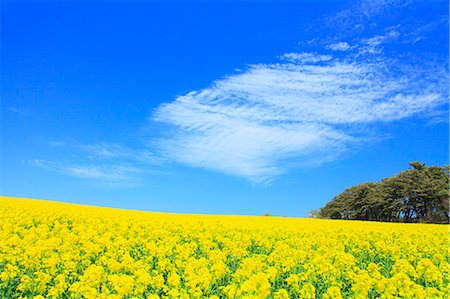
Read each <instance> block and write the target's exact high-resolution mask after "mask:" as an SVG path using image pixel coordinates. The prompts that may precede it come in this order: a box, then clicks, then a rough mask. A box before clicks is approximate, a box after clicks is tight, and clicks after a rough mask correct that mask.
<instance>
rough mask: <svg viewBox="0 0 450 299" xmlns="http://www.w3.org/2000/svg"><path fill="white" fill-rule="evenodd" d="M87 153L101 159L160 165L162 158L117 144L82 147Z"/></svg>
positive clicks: (143, 150) (146, 151)
mask: <svg viewBox="0 0 450 299" xmlns="http://www.w3.org/2000/svg"><path fill="white" fill-rule="evenodd" d="M79 147H80V148H81V149H82V150H83V151H85V152H86V153H88V154H90V155H93V156H95V157H96V158H100V159H115V160H118V159H120V160H125V161H134V162H139V163H144V164H158V163H160V162H161V158H160V157H156V156H155V154H154V153H153V152H151V151H149V150H147V149H132V148H129V147H126V146H123V145H121V144H117V143H106V142H100V143H96V144H88V145H80V146H79Z"/></svg>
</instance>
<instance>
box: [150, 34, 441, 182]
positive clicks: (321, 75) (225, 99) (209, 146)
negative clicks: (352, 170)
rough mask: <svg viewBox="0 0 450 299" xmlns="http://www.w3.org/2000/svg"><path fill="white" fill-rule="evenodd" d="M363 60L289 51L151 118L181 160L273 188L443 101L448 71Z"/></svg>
mask: <svg viewBox="0 0 450 299" xmlns="http://www.w3.org/2000/svg"><path fill="white" fill-rule="evenodd" d="M394 35H395V34H390V35H389V36H388V37H392V38H394ZM388 37H386V38H385V37H380V36H378V37H374V39H370V40H367V43H371V44H376V46H379V45H381V44H382V43H383V42H384V41H386V40H388V39H389V38H388ZM335 48H336V49H335V50H344V48H345V49H347V46H346V44H344V43H341V44H337V46H336V47H335ZM364 54H365V53H357V54H349V55H348V56H346V57H345V58H337V57H333V56H331V55H328V54H327V55H323V54H317V53H305V52H301V53H287V54H284V55H281V56H280V58H281V59H282V61H281V62H280V63H274V64H256V65H250V66H249V67H248V69H246V70H245V71H243V72H241V73H238V74H234V75H230V76H227V77H225V78H223V79H220V80H217V81H215V82H214V83H213V84H212V85H211V86H210V87H208V88H205V89H203V90H198V91H192V92H190V93H188V94H186V95H183V96H179V97H178V98H176V99H175V100H174V101H173V102H170V103H166V104H163V105H161V106H160V107H159V108H158V109H157V111H156V112H155V114H154V115H153V120H154V121H157V122H162V123H166V124H169V125H171V126H172V128H173V130H172V131H171V132H172V133H173V132H174V134H172V135H171V136H170V137H167V138H162V139H160V140H159V143H158V148H159V150H160V151H161V152H162V153H164V154H165V155H166V156H167V157H170V158H171V159H173V160H175V161H178V162H181V163H184V164H188V165H191V166H195V167H201V168H206V169H212V170H216V171H219V172H223V173H227V174H231V175H236V176H241V177H244V178H247V179H249V180H250V181H253V182H257V183H268V182H269V183H270V181H271V180H272V179H273V178H274V177H276V176H277V175H280V174H282V173H284V172H286V171H287V170H288V169H289V168H290V167H292V165H295V166H298V165H311V164H314V165H316V164H321V163H324V162H327V161H330V160H333V159H336V158H337V157H339V156H340V155H342V154H343V153H345V152H346V151H348V150H349V149H351V148H352V147H354V146H358V144H360V143H361V142H362V141H364V140H367V138H368V136H366V135H361V134H360V133H359V134H358V133H355V132H357V131H358V129H359V128H360V127H361V126H364V125H369V124H376V123H381V122H389V121H396V120H401V119H404V118H407V117H410V116H413V115H418V114H421V115H425V114H426V113H429V112H431V111H433V110H435V109H436V108H437V107H439V106H440V105H441V104H443V103H445V102H446V97H447V94H446V92H445V90H443V88H442V86H443V84H442V83H443V82H442V78H443V77H440V75H443V74H445V71H443V70H440V69H439V68H438V67H436V66H423V65H421V66H420V67H419V66H406V65H402V64H401V63H398V62H396V61H391V60H389V59H373V58H368V57H367V55H364ZM371 57H373V55H372V56H371ZM393 65H395V67H392V66H393ZM430 68H435V69H430ZM431 71H433V75H430V74H431ZM421 78H422V79H421Z"/></svg>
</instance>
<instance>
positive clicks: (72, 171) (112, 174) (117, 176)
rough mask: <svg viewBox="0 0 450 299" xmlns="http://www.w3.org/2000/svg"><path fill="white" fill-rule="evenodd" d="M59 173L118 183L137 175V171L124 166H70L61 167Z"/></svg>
mask: <svg viewBox="0 0 450 299" xmlns="http://www.w3.org/2000/svg"><path fill="white" fill-rule="evenodd" d="M60 171H61V172H64V173H65V174H68V175H71V176H75V177H79V178H83V179H99V180H105V181H119V182H120V181H124V180H128V179H130V175H131V174H135V173H139V170H138V169H136V168H134V167H131V166H124V165H116V166H106V167H105V166H103V167H101V166H96V165H72V166H66V167H61V168H60Z"/></svg>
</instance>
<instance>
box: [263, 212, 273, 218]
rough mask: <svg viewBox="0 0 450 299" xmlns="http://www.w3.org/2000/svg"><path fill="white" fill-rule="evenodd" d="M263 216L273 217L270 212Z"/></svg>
mask: <svg viewBox="0 0 450 299" xmlns="http://www.w3.org/2000/svg"><path fill="white" fill-rule="evenodd" d="M263 216H269V217H271V216H272V213H270V212H267V213H264V215H263Z"/></svg>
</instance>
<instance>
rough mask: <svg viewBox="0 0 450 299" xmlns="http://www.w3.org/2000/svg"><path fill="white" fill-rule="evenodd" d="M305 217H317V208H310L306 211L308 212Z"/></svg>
mask: <svg viewBox="0 0 450 299" xmlns="http://www.w3.org/2000/svg"><path fill="white" fill-rule="evenodd" d="M306 217H308V218H318V217H319V210H315V209H313V210H311V211H309V212H308V214H306Z"/></svg>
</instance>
